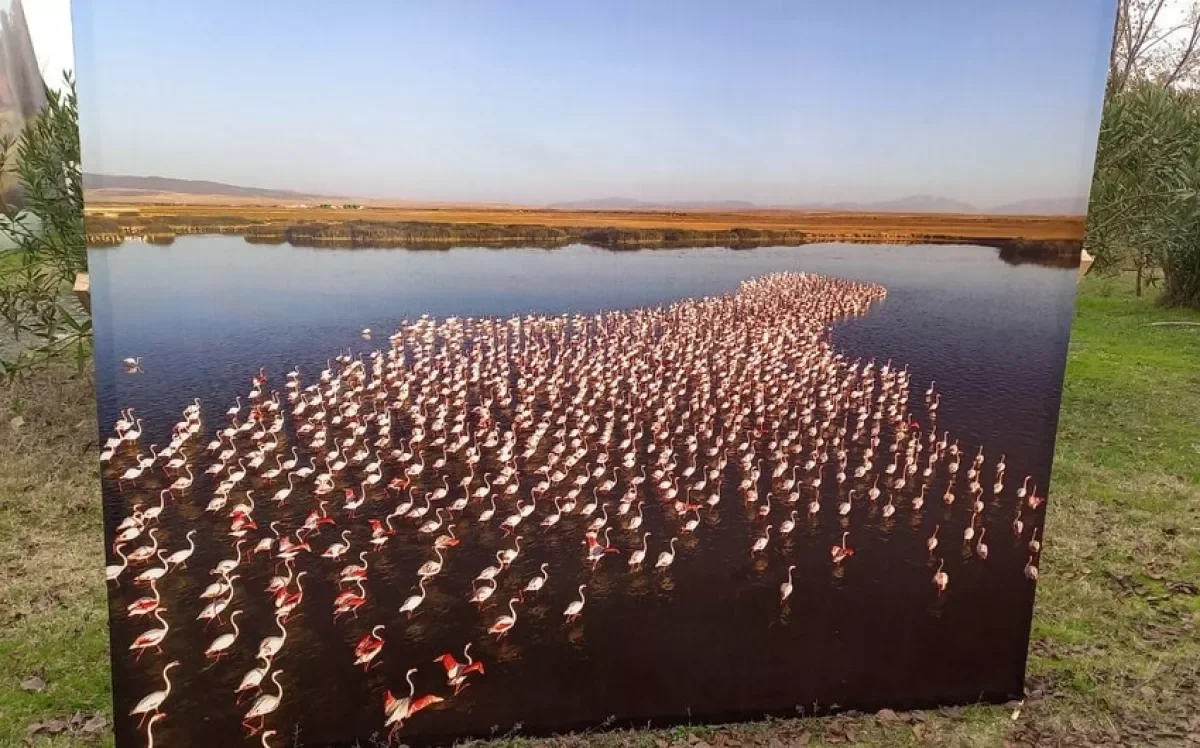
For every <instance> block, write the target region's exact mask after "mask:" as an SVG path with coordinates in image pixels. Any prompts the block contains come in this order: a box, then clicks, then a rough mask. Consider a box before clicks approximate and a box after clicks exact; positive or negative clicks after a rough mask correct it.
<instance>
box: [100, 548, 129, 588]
mask: <svg viewBox="0 0 1200 748" xmlns="http://www.w3.org/2000/svg"><path fill="white" fill-rule="evenodd" d="M124 547H125V544H124V543H120V544H118V545H117V547H116V549H115V551H116V554H117V556H118V557H119V558H120V559H121V563H119V564H109V565H108V566H105V567H104V578H105V580H106V581H109V582H116V581H118V580H119V579H120V578H121V574H122V573H123V572H124V571H125V569H127V568H128V567H129V559H128V557H126V556H125V554H124V553H122V552H121V549H123V548H124Z"/></svg>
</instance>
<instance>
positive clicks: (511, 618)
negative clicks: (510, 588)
mask: <svg viewBox="0 0 1200 748" xmlns="http://www.w3.org/2000/svg"><path fill="white" fill-rule="evenodd" d="M518 602H520V600H519V599H518V598H515V597H514V598H511V599H510V600H509V601H508V612H509V615H506V616H505V615H502V616H500V617H499V618H497V619H496V621H495V623H493V624H492V625H491V626H489V627H488V633H489V634H495V635H496V638H497V639H503V638H504V636H505V635H506V634H508V632H509V631H512V628H513V626H516V625H517V609H516V608H515V607H513V606H515V605H516V604H517V603H518Z"/></svg>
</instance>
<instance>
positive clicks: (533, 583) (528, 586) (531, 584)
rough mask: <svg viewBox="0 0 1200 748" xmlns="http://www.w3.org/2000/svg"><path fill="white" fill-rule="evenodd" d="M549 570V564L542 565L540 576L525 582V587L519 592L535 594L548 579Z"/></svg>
mask: <svg viewBox="0 0 1200 748" xmlns="http://www.w3.org/2000/svg"><path fill="white" fill-rule="evenodd" d="M549 568H550V564H542V565H541V567H540V571H541V576H536V577H534V578H533V579H530V580H529V581H528V582H526V583H525V587H524V589H522V590H521V592H522V593H525V592H528V593H530V594H533V593H534V592H537V591H538V590H540V589H541V588H542V587H545V586H546V582H547V580H549V579H550V572H549V571H548V570H549Z"/></svg>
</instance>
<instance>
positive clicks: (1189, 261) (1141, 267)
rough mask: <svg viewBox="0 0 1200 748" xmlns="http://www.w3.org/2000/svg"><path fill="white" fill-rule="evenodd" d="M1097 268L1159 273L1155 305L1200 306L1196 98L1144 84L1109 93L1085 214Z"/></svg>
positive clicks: (1199, 109)
mask: <svg viewBox="0 0 1200 748" xmlns="http://www.w3.org/2000/svg"><path fill="white" fill-rule="evenodd" d="M1087 244H1088V250H1089V251H1090V252H1091V253H1092V254H1093V255H1095V256H1096V265H1097V268H1098V269H1100V270H1102V271H1103V270H1121V269H1133V270H1135V271H1136V272H1137V277H1138V283H1137V293H1138V294H1139V295H1140V294H1141V285H1142V281H1143V279H1147V280H1150V281H1151V282H1153V281H1154V279H1155V276H1154V273H1155V271H1156V270H1161V272H1162V275H1163V278H1162V281H1163V286H1164V287H1163V294H1162V300H1163V302H1164V303H1166V304H1169V305H1181V306H1191V307H1200V97H1198V96H1197V94H1196V93H1195V92H1191V91H1179V90H1173V89H1171V88H1167V87H1165V86H1161V85H1158V84H1155V83H1152V82H1139V83H1136V84H1134V85H1132V86H1130V87H1128V88H1126V89H1125V90H1123V91H1120V92H1118V93H1114V94H1111V95H1110V96H1109V99H1108V102H1107V105H1106V106H1105V109H1104V117H1103V122H1102V125H1101V129H1100V141H1099V146H1098V148H1097V152H1096V174H1095V179H1094V181H1093V184H1092V201H1091V206H1090V211H1089V213H1088V238H1087Z"/></svg>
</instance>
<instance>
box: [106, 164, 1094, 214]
mask: <svg viewBox="0 0 1200 748" xmlns="http://www.w3.org/2000/svg"><path fill="white" fill-rule="evenodd" d="M83 186H84V188H85V189H88V190H104V191H105V192H107V193H108V194H110V195H145V194H154V193H173V194H184V195H209V196H227V197H240V198H265V199H280V200H299V199H312V198H320V197H327V196H322V195H313V194H309V193H304V192H296V191H294V190H275V189H264V188H260V187H239V186H237V185H232V184H225V183H223V182H209V181H203V180H196V179H172V178H169V177H136V176H128V175H122V174H90V173H85V174H84V175H83ZM380 202H382V201H380ZM545 207H547V208H551V209H554V210H728V211H738V210H817V211H844V212H852V213H854V212H862V213H968V214H992V215H1083V214H1085V213H1086V212H1087V201H1086V200H1085V199H1084V198H1082V197H1056V198H1033V199H1029V200H1021V201H1018V202H1012V203H1005V204H1004V205H996V206H993V207H990V208H981V207H979V206H976V205H972V204H970V203H966V202H963V201H961V200H952V199H950V198H945V197H938V196H936V195H910V196H908V197H902V198H898V199H895V200H881V201H874V202H834V203H791V204H784V205H762V204H759V203H752V202H748V201H745V200H712V201H684V202H648V201H644V200H635V199H632V198H627V197H605V198H599V199H595V200H575V201H570V202H559V203H551V204H550V205H547V206H545Z"/></svg>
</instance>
